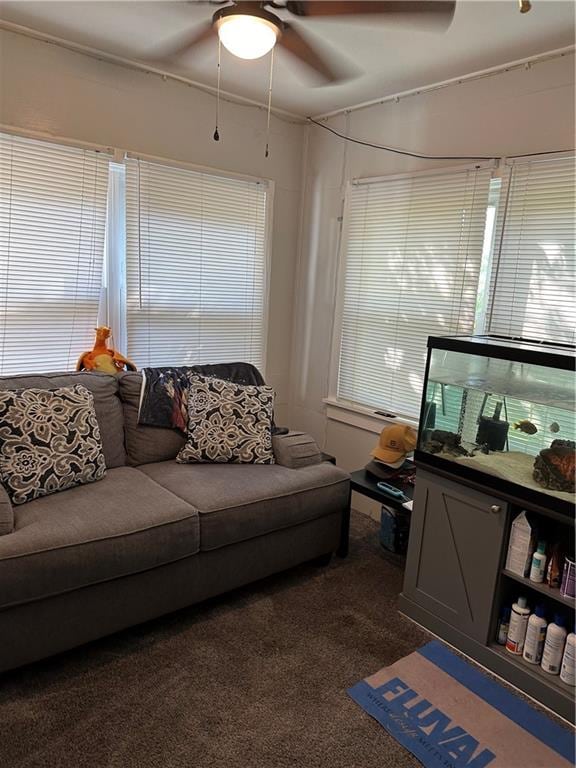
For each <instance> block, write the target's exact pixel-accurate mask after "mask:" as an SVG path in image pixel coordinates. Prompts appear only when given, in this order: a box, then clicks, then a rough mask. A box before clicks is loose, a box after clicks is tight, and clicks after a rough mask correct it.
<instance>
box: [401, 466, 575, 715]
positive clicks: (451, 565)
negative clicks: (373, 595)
mask: <svg viewBox="0 0 576 768" xmlns="http://www.w3.org/2000/svg"><path fill="white" fill-rule="evenodd" d="M522 509H526V510H527V511H530V508H529V507H527V506H526V504H525V503H522V502H518V503H516V502H515V500H514V499H513V498H511V497H503V496H502V495H500V494H498V495H496V494H492V493H491V492H490V489H489V488H487V489H485V490H482V489H481V486H476V487H472V485H471V484H468V483H466V484H464V483H461V482H459V481H456V480H455V479H453V478H452V479H449V478H447V477H445V476H443V475H442V474H440V473H437V472H436V471H427V470H426V469H424V468H422V467H419V468H418V473H417V482H416V488H415V494H414V506H413V509H412V520H411V525H410V539H409V543H408V554H407V559H406V572H405V577H404V587H403V591H402V594H401V596H400V610H401V612H402V613H404V614H405V615H406V616H408V617H409V618H412V619H413V620H414V621H416V622H418V623H419V624H421V625H422V626H424V627H425V628H426V629H429V630H430V631H431V632H433V633H434V634H436V635H438V636H439V637H440V638H442V639H444V640H446V641H447V642H448V643H450V644H451V645H453V646H454V647H455V648H457V649H459V650H461V651H462V652H463V653H465V654H467V655H468V656H470V657H471V658H473V659H475V660H476V661H478V662H479V663H480V664H482V665H483V666H485V667H487V668H488V669H490V670H492V671H493V672H495V673H496V674H498V675H500V676H501V677H502V678H503V679H504V680H507V681H508V682H510V683H512V684H513V685H515V686H516V687H518V688H520V689H521V690H523V691H525V692H526V693H527V694H528V695H529V696H532V697H533V698H535V699H536V700H538V701H540V702H542V703H543V704H545V705H546V706H548V707H550V708H551V709H553V710H554V711H556V712H557V713H558V714H559V715H561V716H562V717H564V718H566V719H567V720H570V721H571V722H574V689H573V688H570V687H569V686H567V685H565V684H564V683H563V682H562V681H561V680H560V678H559V677H558V676H551V675H547V674H546V673H544V672H543V671H542V670H541V669H540V668H539V667H534V666H533V665H529V664H527V663H525V662H524V661H523V660H522V659H521V658H519V657H516V656H513V655H512V654H510V653H508V652H507V651H506V650H504V648H503V646H500V645H497V644H496V642H495V638H496V631H497V619H498V614H499V612H500V608H501V606H502V605H504V604H510V603H511V602H512V600H513V599H514V598H515V597H517V596H518V595H519V594H525V595H526V596H527V597H528V599H529V601H530V603H531V604H532V605H534V604H535V602H536V600H541V599H545V600H547V601H549V603H550V610H552V609H553V608H554V606H555V604H556V602H561V603H563V605H562V606H561V607H562V609H563V610H564V611H566V612H567V613H569V614H570V617H569V621H571V625H573V623H574V601H573V600H571V599H569V598H561V597H560V595H559V592H558V590H550V589H548V588H546V587H543V586H542V585H533V584H532V582H530V581H529V580H528V579H524V578H522V577H517V576H514V575H513V574H509V573H508V572H507V571H505V570H504V562H505V558H506V551H507V547H508V537H509V533H510V525H511V522H512V519H513V517H514V516H515V515H516V514H518V513H519V512H520V511H521V510H522ZM537 514H538V515H544V516H545V515H546V511H545V510H542V508H538V509H537ZM550 515H551V517H552V518H556V519H558V515H556V514H555V513H554V510H550ZM561 524H562V525H566V526H569V530H570V535H573V528H572V527H571V526H573V518H572V520H570V519H565V520H564V519H563V520H562V522H561ZM567 535H568V529H567ZM543 593H546V594H545V597H544V598H542V594H543ZM568 626H570V624H569V625H568Z"/></svg>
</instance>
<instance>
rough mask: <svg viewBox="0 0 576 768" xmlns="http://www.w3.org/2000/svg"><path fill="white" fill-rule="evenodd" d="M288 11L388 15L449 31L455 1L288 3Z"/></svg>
mask: <svg viewBox="0 0 576 768" xmlns="http://www.w3.org/2000/svg"><path fill="white" fill-rule="evenodd" d="M286 8H287V10H289V11H290V13H293V14H295V15H296V16H306V17H311V16H364V15H365V16H368V15H383V14H386V15H388V16H389V17H391V18H395V19H398V20H402V21H409V22H411V23H413V24H414V25H416V24H420V23H421V22H422V23H427V22H434V23H437V24H439V25H443V26H444V27H448V26H449V25H450V23H451V22H452V17H453V16H454V10H455V8H456V2H455V0H408V1H407V2H405V1H404V0H385V1H384V2H381V1H380V0H288V2H287V3H286Z"/></svg>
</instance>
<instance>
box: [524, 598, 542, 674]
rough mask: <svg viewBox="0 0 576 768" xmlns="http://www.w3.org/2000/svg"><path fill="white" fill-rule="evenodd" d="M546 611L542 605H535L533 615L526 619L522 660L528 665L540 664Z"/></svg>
mask: <svg viewBox="0 0 576 768" xmlns="http://www.w3.org/2000/svg"><path fill="white" fill-rule="evenodd" d="M545 616H546V610H545V608H544V606H543V605H537V606H536V609H535V611H534V613H533V614H532V616H530V618H529V619H528V628H527V630H526V639H525V640H524V653H523V654H522V658H523V659H524V661H527V662H528V663H529V664H540V662H541V660H542V651H543V650H544V640H545V638H546V627H547V626H548V622H547V621H546V618H545Z"/></svg>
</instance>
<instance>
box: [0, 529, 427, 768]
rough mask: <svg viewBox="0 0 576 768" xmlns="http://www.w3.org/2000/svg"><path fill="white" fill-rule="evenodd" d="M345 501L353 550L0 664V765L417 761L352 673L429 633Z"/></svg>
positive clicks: (187, 767)
mask: <svg viewBox="0 0 576 768" xmlns="http://www.w3.org/2000/svg"><path fill="white" fill-rule="evenodd" d="M377 535H378V529H377V525H376V523H374V522H373V521H372V520H370V519H368V518H366V517H363V516H362V515H359V514H354V515H353V520H352V534H351V536H352V541H351V552H350V556H349V558H348V559H347V560H338V559H333V560H332V563H331V564H330V565H329V566H328V567H325V568H319V567H315V566H311V565H304V566H300V567H299V568H295V569H293V570H292V571H290V572H288V573H284V574H280V575H278V576H274V577H272V578H269V579H266V580H265V581H261V582H259V583H258V584H255V585H252V586H250V587H247V588H245V589H242V590H238V591H236V592H234V593H232V594H229V595H225V596H223V597H221V598H218V599H215V600H211V601H210V602H208V603H204V604H203V605H201V606H195V607H192V608H189V609H186V610H184V611H180V612H179V613H177V614H173V615H171V616H168V617H164V618H162V619H158V620H156V621H153V622H150V623H148V624H146V625H144V626H141V627H137V628H135V629H131V630H127V631H125V632H122V633H121V634H118V635H115V636H113V637H110V638H106V639H104V640H100V641H98V642H95V643H92V644H90V645H88V646H85V647H83V648H80V649H77V650H74V651H71V652H69V653H67V654H62V655H60V656H58V657H55V658H53V659H48V660H46V661H44V662H39V663H37V664H34V665H31V666H29V667H26V668H24V669H21V670H16V671H14V672H11V673H9V674H5V675H3V676H2V677H0V724H1V725H0V766H2V767H4V766H6V767H8V766H10V768H21V767H22V768H23V767H24V766H26V768H32V766H35V767H37V768H84V766H87V767H89V768H208V766H210V768H221V767H222V768H224V766H226V768H288V767H290V768H298V767H300V766H301V767H302V768H315V767H316V766H330V768H344V767H346V768H356V767H358V768H360V767H362V768H371V767H372V766H378V768H405V767H406V766H418V765H420V764H419V763H418V762H417V761H416V760H415V759H414V758H413V757H412V756H411V755H410V754H409V753H408V752H406V751H405V750H404V749H403V748H402V747H401V746H399V745H398V743H397V742H396V741H395V740H394V739H393V738H392V737H391V736H389V735H388V734H387V733H386V731H385V730H384V729H383V728H382V727H381V726H379V725H378V724H377V723H376V722H374V721H373V720H372V719H371V718H370V717H369V716H368V715H366V714H365V713H364V712H362V710H360V709H359V708H358V707H357V706H356V705H355V704H354V703H353V702H352V701H351V700H350V699H349V698H348V697H347V696H346V689H347V688H348V687H349V686H350V685H352V684H354V683H355V682H357V681H358V680H360V679H361V678H363V677H365V676H366V675H368V674H370V673H372V672H375V671H376V670H378V669H380V667H383V666H385V665H387V664H391V663H392V662H394V661H396V660H397V659H399V658H400V657H402V656H405V655H406V654H408V653H411V652H412V651H414V650H415V649H416V648H418V647H419V646H421V645H423V644H424V643H425V642H426V641H427V639H429V638H428V637H427V635H425V634H424V633H423V632H421V631H419V630H418V629H417V628H416V627H415V626H414V625H413V624H411V623H410V622H409V621H407V620H405V619H402V618H401V617H400V616H399V615H398V612H397V609H396V603H397V595H398V592H399V591H400V588H401V582H402V571H401V568H400V566H399V565H398V563H397V562H396V563H395V562H394V558H393V557H392V558H390V557H387V556H386V555H385V554H384V553H383V552H382V551H381V550H380V548H379V546H378V543H377Z"/></svg>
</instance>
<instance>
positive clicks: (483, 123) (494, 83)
mask: <svg viewBox="0 0 576 768" xmlns="http://www.w3.org/2000/svg"><path fill="white" fill-rule="evenodd" d="M328 125H330V126H331V127H333V128H335V129H337V130H339V131H341V132H346V131H348V133H349V135H351V136H354V137H355V138H360V139H364V140H367V141H372V142H376V143H384V144H389V145H392V146H397V147H403V148H407V149H411V150H415V151H419V152H421V153H424V154H442V155H477V154H480V155H488V156H491V155H496V156H500V155H512V154H520V153H530V152H539V151H546V150H551V149H565V148H570V147H573V146H574V56H573V55H569V56H566V57H564V58H561V59H555V60H550V61H548V62H543V63H540V64H535V65H533V66H532V67H530V68H529V69H520V70H514V71H510V72H507V73H503V74H497V75H493V76H490V77H486V78H484V79H480V80H475V81H469V82H465V83H462V84H460V85H453V86H449V87H447V88H444V89H442V90H438V91H435V92H431V93H429V94H423V95H419V96H411V97H407V98H405V99H401V100H400V101H399V102H397V103H396V102H391V103H386V104H383V105H378V106H374V107H370V108H368V109H364V110H361V111H357V112H352V113H350V114H348V115H347V116H346V115H342V116H339V117H336V118H334V119H331V120H329V121H328ZM307 130H308V133H309V135H308V141H307V144H308V146H307V155H306V161H305V162H306V168H307V175H306V179H305V210H306V215H305V217H304V221H303V235H302V242H301V249H300V250H301V252H300V262H299V269H298V276H297V305H296V314H295V330H294V350H293V355H292V370H293V378H292V409H291V423H292V425H293V426H294V427H295V428H298V429H304V430H307V431H309V432H311V433H312V434H313V435H314V436H315V437H316V439H317V440H318V441H319V442H320V443H321V445H323V447H324V448H325V450H327V451H328V452H330V453H333V454H335V456H336V458H337V460H338V463H339V464H340V465H341V466H343V467H344V468H346V469H348V470H353V469H358V468H359V467H362V466H363V465H364V464H365V463H366V462H367V460H368V458H369V456H368V455H369V452H370V450H371V449H372V448H373V447H374V445H375V444H376V440H377V435H376V434H375V433H374V432H373V431H372V432H371V431H366V429H360V428H358V427H355V426H351V425H348V424H343V423H341V422H338V421H334V420H332V419H327V418H326V408H325V405H324V404H323V402H322V400H323V398H325V397H326V396H327V394H328V390H329V386H328V381H329V369H330V349H331V338H332V325H333V317H334V294H335V284H336V271H337V249H338V238H339V221H338V217H339V216H340V215H341V213H342V198H343V184H345V183H346V182H347V181H349V180H350V179H352V178H355V177H369V176H379V175H385V174H391V173H400V172H406V171H411V170H423V169H426V168H433V167H438V166H439V165H441V164H442V163H441V162H439V161H423V160H416V159H411V158H405V157H401V156H398V155H393V154H390V153H387V152H381V151H378V150H374V149H369V148H364V147H360V146H357V145H352V144H345V142H343V141H341V140H340V139H338V138H336V137H334V136H331V135H330V134H328V133H327V132H326V131H324V130H322V129H321V128H318V127H315V126H310V127H309V128H308V129H307ZM443 164H444V165H446V163H445V162H444V161H443ZM449 164H450V165H454V164H455V163H454V162H450V163H449ZM383 406H384V407H385V403H383ZM372 426H373V428H374V429H378V430H379V429H380V427H381V426H382V424H381V423H375V424H374V423H373V424H372ZM355 506H358V507H362V506H363V507H364V509H365V510H366V511H371V512H374V511H375V507H374V506H373V505H372V506H371V507H370V506H367V504H366V503H364V502H362V501H361V500H360V499H355Z"/></svg>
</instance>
